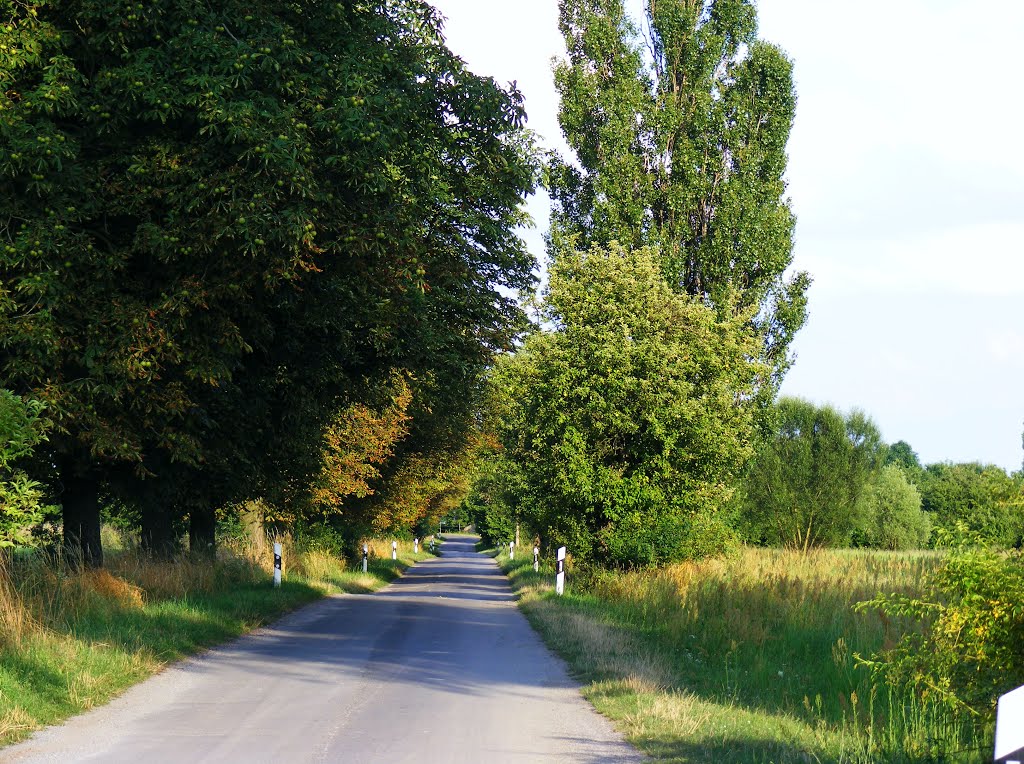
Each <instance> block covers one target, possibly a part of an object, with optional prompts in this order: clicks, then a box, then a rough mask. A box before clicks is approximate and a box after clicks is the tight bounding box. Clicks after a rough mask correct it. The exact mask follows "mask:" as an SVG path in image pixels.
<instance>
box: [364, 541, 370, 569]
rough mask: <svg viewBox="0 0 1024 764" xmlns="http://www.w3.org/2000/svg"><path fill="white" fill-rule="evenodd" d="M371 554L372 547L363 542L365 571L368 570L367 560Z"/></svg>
mask: <svg viewBox="0 0 1024 764" xmlns="http://www.w3.org/2000/svg"><path fill="white" fill-rule="evenodd" d="M369 556H370V548H369V547H368V546H366V544H363V573H365V572H366V560H367V558H368V557H369Z"/></svg>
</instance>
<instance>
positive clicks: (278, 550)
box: [274, 541, 281, 586]
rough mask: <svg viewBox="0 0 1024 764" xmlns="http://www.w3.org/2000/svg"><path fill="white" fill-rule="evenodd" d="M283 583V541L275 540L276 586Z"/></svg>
mask: <svg viewBox="0 0 1024 764" xmlns="http://www.w3.org/2000/svg"><path fill="white" fill-rule="evenodd" d="M280 585H281V542H279V541H275V542H274V586H280Z"/></svg>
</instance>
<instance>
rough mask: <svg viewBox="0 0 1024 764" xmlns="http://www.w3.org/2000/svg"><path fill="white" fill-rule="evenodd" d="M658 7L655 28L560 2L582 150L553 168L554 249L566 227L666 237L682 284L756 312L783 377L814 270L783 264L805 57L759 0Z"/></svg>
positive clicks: (577, 2)
mask: <svg viewBox="0 0 1024 764" xmlns="http://www.w3.org/2000/svg"><path fill="white" fill-rule="evenodd" d="M645 9H646V18H645V24H644V28H645V32H646V35H647V36H646V38H643V37H642V36H641V34H640V32H639V30H638V28H637V24H636V22H635V21H634V20H633V19H630V18H629V17H628V15H627V14H626V12H625V10H624V3H623V2H622V0H597V2H594V1H593V0H561V2H560V3H559V10H560V16H559V23H560V28H561V31H562V34H563V35H564V37H565V41H566V48H567V51H568V57H567V59H566V60H565V61H563V62H561V63H560V64H559V65H558V66H557V67H556V72H555V81H556V85H557V88H558V91H559V94H560V96H561V109H560V111H559V121H560V123H561V126H562V130H563V132H564V133H565V137H566V141H567V143H568V144H569V146H570V147H571V148H572V149H573V151H574V153H575V155H576V160H577V161H576V162H570V161H555V162H554V164H553V166H552V169H551V173H550V186H551V193H552V197H553V199H554V208H553V213H552V241H553V243H554V245H555V247H554V255H555V257H557V256H558V246H559V242H560V241H563V240H565V239H569V240H571V241H573V242H575V244H576V245H577V246H580V247H583V248H586V247H588V246H590V245H591V244H598V245H602V246H605V245H607V244H609V243H610V242H611V241H618V242H619V243H621V244H623V245H624V246H626V247H638V246H644V245H651V246H655V247H656V248H657V251H658V257H659V263H660V267H661V270H662V272H663V273H664V274H665V276H666V277H667V278H668V280H669V282H670V283H671V284H672V285H673V288H674V289H676V290H677V291H680V292H683V293H686V294H689V295H692V296H697V297H701V298H704V299H707V300H709V301H710V302H711V303H712V304H715V305H718V306H719V307H720V308H725V307H729V306H732V307H734V308H735V309H737V310H747V309H749V308H754V309H755V312H754V314H753V316H752V318H751V319H750V322H751V324H752V327H753V328H754V329H755V330H756V331H757V332H758V333H759V334H760V335H761V337H762V349H761V351H760V352H761V356H762V358H763V359H764V360H766V361H767V362H768V363H769V365H770V367H771V369H772V376H771V381H772V382H774V383H777V382H779V381H781V377H782V374H783V373H784V372H785V369H786V368H787V367H788V364H789V359H788V356H787V353H788V348H789V345H790V342H791V340H792V338H793V336H794V334H795V332H796V331H797V330H798V329H799V328H800V327H801V326H802V325H803V322H804V320H805V307H806V300H805V292H806V289H807V287H808V285H809V283H810V282H809V278H808V276H807V274H805V273H800V272H798V273H795V274H793V275H791V276H788V277H787V276H785V275H784V274H785V272H786V270H787V268H788V267H789V266H790V264H791V262H792V235H793V225H794V218H793V214H792V211H791V209H790V206H789V202H788V200H787V199H786V198H785V190H786V187H785V181H784V178H783V175H784V172H785V169H786V161H787V159H786V142H787V140H788V138H789V132H790V128H791V125H792V122H793V116H794V109H795V105H796V96H795V92H794V88H793V75H792V63H791V62H790V61H789V59H788V58H786V56H785V55H784V54H783V53H782V52H781V51H780V50H779V49H778V48H777V47H775V46H773V45H770V44H768V43H765V42H763V41H760V40H758V39H757V17H756V11H755V7H754V4H753V2H751V0H705V1H703V2H689V1H687V0H657V1H655V0H648V2H646V3H645ZM766 382H767V380H766ZM768 386H769V387H771V385H768Z"/></svg>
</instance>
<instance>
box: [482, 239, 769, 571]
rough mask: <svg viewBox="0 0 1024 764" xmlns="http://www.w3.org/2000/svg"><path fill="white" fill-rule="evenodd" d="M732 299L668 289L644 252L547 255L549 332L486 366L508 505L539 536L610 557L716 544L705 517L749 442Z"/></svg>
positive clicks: (638, 558)
mask: <svg viewBox="0 0 1024 764" xmlns="http://www.w3.org/2000/svg"><path fill="white" fill-rule="evenodd" d="M734 307H735V306H730V308H729V309H727V310H725V311H723V314H724V315H720V314H718V313H717V312H716V311H715V310H714V309H712V308H710V307H708V306H707V305H706V304H704V303H703V302H702V301H700V300H698V299H694V298H690V297H687V296H685V295H679V294H677V293H675V292H673V291H672V290H671V288H670V287H669V285H668V284H667V283H666V282H665V280H664V278H663V277H662V275H661V273H660V267H659V264H658V262H657V256H656V254H654V253H653V252H652V251H650V250H648V249H640V250H636V251H629V250H626V249H624V248H623V247H620V246H618V245H617V244H612V245H611V246H610V247H608V248H599V247H594V248H592V249H590V250H588V251H585V252H570V251H566V252H563V253H562V254H561V255H560V256H559V257H558V259H557V260H556V261H555V263H554V264H553V266H552V268H551V272H550V285H549V288H548V292H547V295H546V302H545V306H544V311H545V316H546V319H547V321H548V324H549V325H550V326H551V327H552V329H551V330H550V331H542V332H538V333H537V334H534V335H533V336H531V337H530V338H528V339H527V341H526V342H525V344H524V345H523V347H522V348H521V349H520V351H519V352H518V353H516V354H515V355H514V356H511V357H507V358H505V359H503V360H502V363H501V364H500V365H499V367H498V369H497V370H496V374H495V379H496V384H497V385H498V386H499V388H501V389H502V391H503V392H502V398H503V400H504V401H505V405H506V406H507V410H506V413H505V416H504V418H503V422H502V439H503V442H504V445H505V448H506V451H507V454H508V458H509V459H510V460H512V461H514V462H515V465H516V469H517V470H518V471H519V474H520V476H521V480H522V489H521V495H520V496H519V497H518V499H519V502H520V507H521V509H522V510H523V512H524V513H525V514H526V515H527V516H528V517H529V518H530V522H531V524H532V525H533V526H534V527H535V529H536V530H537V531H538V532H540V534H541V536H542V538H543V539H544V541H545V544H546V545H547V546H550V547H555V546H559V545H561V544H565V545H566V546H568V547H569V549H570V550H571V552H572V554H573V556H574V558H575V559H576V560H577V561H595V562H599V563H603V564H610V565H616V566H634V565H647V564H656V563H660V562H664V561H669V560H678V559H681V558H685V557H688V556H692V555H694V554H697V553H705V552H709V551H714V552H719V551H721V548H722V544H724V542H725V536H724V534H723V533H722V528H721V526H720V524H718V523H716V522H715V520H714V518H716V517H717V516H718V514H719V513H720V511H721V508H722V506H723V505H724V504H725V502H726V501H727V500H728V499H729V497H730V496H731V493H732V489H731V488H730V486H731V484H732V482H733V477H734V475H735V474H736V472H737V471H738V470H739V468H740V466H741V465H742V464H743V462H744V461H745V460H746V459H747V458H748V457H749V455H750V453H751V451H752V448H751V445H750V443H751V439H752V430H753V420H754V408H755V406H754V403H753V390H754V387H755V385H756V383H757V380H758V379H759V378H760V377H761V376H762V375H763V374H764V373H765V372H766V369H765V367H764V366H763V365H762V364H760V363H759V362H757V361H756V360H753V359H756V358H757V357H758V356H759V347H760V345H759V343H758V341H757V339H756V338H755V337H754V336H752V334H751V332H750V331H749V330H748V322H749V320H750V313H749V311H748V312H744V311H741V310H738V309H736V310H734V309H733V308H734Z"/></svg>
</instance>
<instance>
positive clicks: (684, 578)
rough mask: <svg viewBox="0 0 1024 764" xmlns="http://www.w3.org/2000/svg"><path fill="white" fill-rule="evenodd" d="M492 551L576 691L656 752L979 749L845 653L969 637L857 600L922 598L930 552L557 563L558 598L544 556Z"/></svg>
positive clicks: (953, 725)
mask: <svg viewBox="0 0 1024 764" xmlns="http://www.w3.org/2000/svg"><path fill="white" fill-rule="evenodd" d="M498 556H499V561H500V563H501V564H502V566H503V568H504V569H505V570H506V572H508V574H509V576H510V578H511V580H512V582H513V585H514V586H515V588H516V589H517V590H518V592H519V595H520V606H521V608H522V609H523V611H524V612H525V614H526V615H527V617H528V618H529V619H530V621H531V623H532V624H533V625H534V627H535V628H537V630H538V631H539V632H540V633H541V634H542V635H543V637H544V638H545V640H546V641H547V643H548V645H549V646H550V647H551V648H552V649H554V650H555V651H556V652H557V653H558V654H559V655H561V656H562V657H563V658H564V659H565V660H566V661H567V662H568V664H569V666H570V669H571V671H572V673H573V674H574V675H575V676H576V677H577V678H578V679H579V680H580V681H581V682H582V683H583V684H584V695H585V696H586V697H587V698H588V699H589V700H590V701H591V702H592V703H593V704H594V705H595V707H596V708H597V709H598V710H599V711H601V712H602V713H603V714H605V715H607V716H609V717H610V718H611V719H612V720H614V722H615V723H616V725H617V726H618V727H619V728H620V729H621V730H622V731H623V732H624V733H625V734H626V735H627V737H628V739H629V740H630V742H632V743H633V744H634V745H636V746H637V747H638V748H639V749H640V750H642V751H643V752H645V753H647V754H649V755H651V756H652V757H654V758H655V759H657V760H659V761H670V762H709V763H710V762H736V763H737V764H740V763H741V762H744V763H746V762H776V764H781V763H782V762H807V761H817V762H837V763H838V762H851V763H853V762H928V761H943V762H982V761H986V760H990V759H991V721H990V720H989V721H988V722H987V723H986V724H982V725H977V724H975V722H974V719H973V718H971V715H970V714H968V715H966V716H965V715H964V714H962V713H957V710H958V709H956V708H954V707H953V706H951V705H950V704H949V703H947V702H945V701H946V698H944V697H941V696H939V695H936V694H931V695H928V694H927V693H926V694H922V693H920V692H917V691H915V688H914V687H913V686H912V685H911V684H908V683H905V682H901V681H896V679H895V677H894V676H892V675H889V674H886V673H880V672H878V671H877V670H875V669H872V668H871V667H870V666H868V665H865V664H864V662H863V661H861V660H859V659H858V656H862V657H866V656H873V655H877V654H879V653H884V652H885V651H886V650H887V649H891V648H893V647H895V646H897V645H899V644H903V643H904V640H907V639H910V640H912V641H920V640H925V641H926V644H925V645H923V647H926V648H930V649H933V650H935V651H937V652H940V653H942V655H943V656H944V658H943V660H946V659H948V658H949V657H952V656H954V655H955V654H956V650H957V649H959V650H961V651H964V652H966V653H968V654H969V653H971V652H972V648H971V645H975V646H977V645H978V644H980V642H979V641H978V635H977V634H969V635H968V634H965V635H964V637H965V642H966V644H965V645H960V646H959V647H958V648H956V647H953V646H952V645H949V644H945V645H942V644H939V643H936V642H935V641H934V640H933V641H931V642H927V640H929V639H931V637H929V636H928V634H931V633H933V632H931V631H930V630H927V629H922V627H921V623H920V621H918V620H917V619H915V618H912V617H910V616H909V613H906V612H904V613H903V614H898V613H895V612H892V611H891V610H890V611H889V612H886V610H885V609H880V608H879V607H877V606H872V607H857V603H860V602H864V601H866V600H872V599H874V598H875V597H876V595H877V593H878V592H883V591H884V592H895V593H898V596H900V597H906V598H908V599H919V598H921V597H922V596H925V594H926V591H927V590H928V585H927V582H928V581H930V580H933V579H934V578H935V577H936V575H937V574H938V573H939V572H940V571H941V570H942V569H943V566H944V561H945V560H946V557H945V556H944V555H942V554H940V553H936V552H879V551H869V550H835V551H831V550H819V551H815V552H811V553H809V554H804V553H801V552H795V551H787V550H777V549H752V548H746V549H743V550H742V551H740V552H738V553H736V554H734V555H732V556H730V557H727V558H719V559H713V560H704V561H700V562H684V563H679V564H675V565H670V566H665V567H662V568H659V569H651V570H644V571H633V572H624V571H618V572H612V571H594V572H591V573H589V574H587V573H584V574H579V573H578V574H577V575H572V574H571V573H570V575H569V579H568V580H569V583H568V586H567V589H566V593H565V596H563V597H557V596H555V595H554V593H553V591H552V581H553V576H554V573H553V570H552V569H551V568H550V566H547V565H546V566H545V567H544V568H542V570H541V572H540V573H534V572H533V568H532V564H531V562H530V561H528V560H527V561H524V560H522V559H517V560H515V561H514V562H510V561H509V560H508V558H507V552H506V551H502V552H501V553H500V554H499V555H498ZM958 559H959V560H960V561H961V563H960V564H962V562H963V560H965V559H967V558H965V557H962V556H961V557H959V558H958ZM946 570H949V568H948V567H947V568H946ZM1014 591H1019V584H1018V588H1017V589H1015V590H1014ZM933 593H934V592H933ZM875 604H876V605H877V603H875ZM968 609H969V608H968ZM963 613H964V609H963V608H961V609H952V610H950V611H949V615H950V617H951V618H959V617H960V616H962V615H963ZM1006 638H1007V639H1014V638H1016V636H1015V635H1010V634H1007V635H1006ZM940 641H941V640H940ZM981 641H982V642H984V640H981ZM991 643H992V640H989V641H988V645H989V647H991V646H992V644H991ZM1012 644H1013V642H1008V643H1005V644H1004V645H1003V646H1004V647H1009V646H1011V645H1012ZM918 647H919V648H920V647H922V645H921V644H920V643H918ZM914 654H915V655H919V654H920V653H919V652H917V651H915V653H914ZM918 663H919V665H920V664H923V663H927V661H918Z"/></svg>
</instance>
